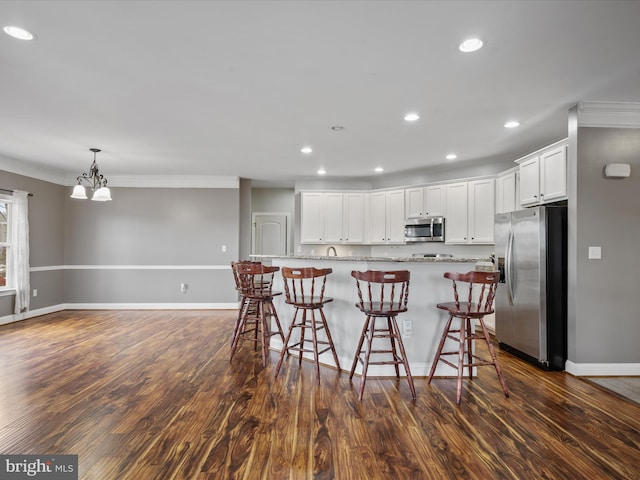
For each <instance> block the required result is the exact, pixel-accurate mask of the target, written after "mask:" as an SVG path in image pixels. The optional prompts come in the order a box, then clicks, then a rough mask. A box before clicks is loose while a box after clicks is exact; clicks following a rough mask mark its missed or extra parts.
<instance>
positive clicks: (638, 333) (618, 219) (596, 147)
mask: <svg viewBox="0 0 640 480" xmlns="http://www.w3.org/2000/svg"><path fill="white" fill-rule="evenodd" d="M576 125H577V124H576V120H575V112H573V114H572V119H571V121H570V126H571V127H570V130H572V131H570V141H571V142H572V144H570V146H569V150H570V152H571V151H573V152H575V153H574V154H573V156H572V155H571V154H570V157H569V176H570V178H571V176H573V175H574V174H575V178H574V180H573V183H572V184H571V183H570V185H569V188H570V195H571V197H570V205H569V207H570V208H569V215H570V217H569V218H570V232H569V255H570V262H569V265H570V270H569V275H570V277H569V288H570V295H569V302H570V303H569V360H571V361H573V362H575V363H640V348H638V341H639V340H640V321H638V309H637V304H638V299H637V297H638V292H639V289H638V280H639V278H640V277H639V274H638V272H640V255H638V245H640V195H639V194H638V192H640V129H638V128H600V127H597V128H596V127H577V126H576ZM608 163H628V164H630V165H631V177H630V178H626V179H607V178H605V177H604V172H603V170H604V167H605V165H606V164H608ZM589 246H601V247H602V259H601V260H589V259H588V247H589Z"/></svg>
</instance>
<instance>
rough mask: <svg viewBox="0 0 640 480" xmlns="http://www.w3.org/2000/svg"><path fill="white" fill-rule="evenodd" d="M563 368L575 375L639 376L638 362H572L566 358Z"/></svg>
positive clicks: (639, 367)
mask: <svg viewBox="0 0 640 480" xmlns="http://www.w3.org/2000/svg"><path fill="white" fill-rule="evenodd" d="M564 369H565V371H566V372H567V373H570V374H571V375H574V376H576V377H634V376H640V363H574V362H572V361H570V360H567V361H566V363H565V366H564Z"/></svg>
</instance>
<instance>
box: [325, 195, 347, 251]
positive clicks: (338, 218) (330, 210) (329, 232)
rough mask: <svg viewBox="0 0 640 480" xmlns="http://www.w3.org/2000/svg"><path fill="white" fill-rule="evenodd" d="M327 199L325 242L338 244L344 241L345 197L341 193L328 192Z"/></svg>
mask: <svg viewBox="0 0 640 480" xmlns="http://www.w3.org/2000/svg"><path fill="white" fill-rule="evenodd" d="M324 198H325V213H324V236H323V241H324V242H328V243H338V242H341V241H342V225H343V223H344V218H343V217H344V216H343V211H342V209H343V207H342V204H343V197H342V193H340V192H327V193H325V194H324Z"/></svg>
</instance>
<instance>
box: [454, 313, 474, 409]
mask: <svg viewBox="0 0 640 480" xmlns="http://www.w3.org/2000/svg"><path fill="white" fill-rule="evenodd" d="M466 323H467V322H465V319H464V318H462V319H460V343H459V351H458V387H457V391H456V403H457V404H458V405H459V404H460V400H461V398H462V373H463V372H462V371H463V370H464V344H465V340H466V339H465V335H466V333H465V330H466V329H465V327H466ZM469 368H471V367H469Z"/></svg>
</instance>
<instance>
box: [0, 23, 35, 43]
mask: <svg viewBox="0 0 640 480" xmlns="http://www.w3.org/2000/svg"><path fill="white" fill-rule="evenodd" d="M3 30H4V33H6V34H7V35H10V36H12V37H13V38H17V39H18V40H33V39H34V38H35V35H34V34H33V33H31V32H28V31H26V30H25V29H24V28H20V27H15V26H12V25H8V26H6V27H4V28H3Z"/></svg>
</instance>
